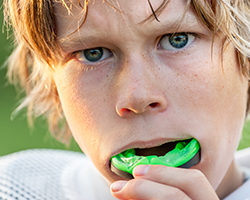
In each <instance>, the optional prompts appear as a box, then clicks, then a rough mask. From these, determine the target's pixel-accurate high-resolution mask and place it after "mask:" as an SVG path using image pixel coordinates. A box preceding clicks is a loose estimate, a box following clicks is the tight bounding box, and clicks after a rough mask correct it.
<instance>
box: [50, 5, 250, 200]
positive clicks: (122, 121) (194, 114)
mask: <svg viewBox="0 0 250 200" xmlns="http://www.w3.org/2000/svg"><path fill="white" fill-rule="evenodd" d="M68 3H69V2H68ZM159 3H160V2H158V1H152V5H153V7H154V8H157V7H158V6H159ZM75 4H76V5H74V6H73V7H72V10H71V12H72V15H68V11H67V10H66V9H65V8H64V7H63V6H62V5H61V4H60V3H58V4H56V6H55V11H56V23H57V31H58V37H59V39H60V40H59V41H60V44H61V46H62V53H63V55H64V59H63V60H61V64H60V65H59V66H57V67H56V69H55V71H54V79H55V83H56V86H57V89H58V93H59V96H60V100H61V103H62V107H63V110H64V113H65V117H66V119H67V122H68V124H69V126H70V129H71V131H72V134H73V136H74V138H75V139H76V141H77V143H78V144H79V146H80V147H81V149H82V150H83V151H84V152H85V153H86V155H87V156H88V157H89V158H90V159H91V160H92V162H93V163H94V164H95V166H96V168H97V169H98V170H99V171H100V172H101V174H102V175H103V177H104V178H105V179H106V180H107V183H108V184H112V183H113V184H112V185H111V192H112V194H113V195H114V196H115V197H116V198H119V199H218V196H219V197H220V198H222V197H225V196H226V195H228V194H229V193H231V192H232V191H233V190H235V189H236V188H237V187H239V186H240V185H241V184H242V180H243V177H242V173H241V172H240V171H239V169H238V167H237V165H235V162H234V161H233V154H234V152H235V151H236V149H237V145H238V142H239V139H240V136H241V130H242V126H243V123H244V118H245V110H246V99H247V88H248V81H247V79H246V78H245V77H244V76H243V75H242V74H241V73H240V71H239V65H238V61H237V57H236V54H235V49H234V47H233V45H232V44H228V45H227V47H226V48H224V52H223V58H221V49H222V44H223V41H224V37H223V35H220V36H215V38H214V45H213V51H211V46H212V38H213V35H212V33H211V32H210V31H209V30H208V29H207V28H205V27H204V25H203V24H202V23H201V22H200V21H199V20H198V19H197V18H196V15H195V13H194V12H193V11H192V10H191V9H190V10H188V12H187V14H186V17H185V19H184V22H183V23H182V25H181V27H180V28H179V30H178V32H188V33H192V34H193V35H194V40H193V41H192V42H191V43H190V44H189V45H187V46H185V47H184V48H182V49H174V50H173V49H168V47H169V45H168V46H166V41H167V40H165V39H162V37H163V36H164V35H165V34H171V33H173V31H174V30H173V27H174V23H175V22H176V21H177V19H178V18H179V17H180V16H182V13H183V11H184V7H185V1H183V0H175V1H170V3H169V5H168V6H167V7H166V8H165V10H164V11H163V13H161V15H160V16H158V18H159V20H160V22H157V21H156V20H152V21H150V20H149V21H147V22H145V23H140V22H142V21H143V20H144V19H145V18H147V17H148V16H149V15H150V14H151V10H150V8H149V5H148V3H147V1H145V0H137V1H133V2H132V0H127V1H123V0H117V1H115V2H114V6H116V7H117V8H119V10H120V11H121V12H119V11H117V10H115V9H114V8H112V7H111V6H109V5H108V4H106V3H103V1H102V0H95V1H90V2H89V12H88V17H87V20H86V22H85V23H84V25H83V27H82V28H80V29H79V31H77V32H75V33H74V34H71V33H72V32H74V31H75V30H76V29H77V27H78V25H79V23H78V21H79V19H81V18H80V17H81V16H82V13H81V11H82V10H81V8H80V7H79V6H78V5H77V3H75ZM131 5H133V6H131ZM69 34H71V35H69ZM97 47H104V48H106V49H107V50H105V52H106V53H105V57H103V59H101V60H100V61H98V62H92V63H91V62H88V61H87V60H86V59H85V58H84V55H83V53H82V52H83V50H85V49H89V48H97ZM110 52H111V53H110ZM211 52H212V56H211ZM188 138H196V139H197V140H198V141H199V142H200V145H201V161H200V163H199V164H198V165H196V166H194V167H192V168H191V169H178V168H169V167H163V166H150V167H149V168H147V167H146V166H139V167H137V168H135V170H134V176H135V179H133V180H130V181H127V180H122V178H121V177H119V176H117V175H116V174H114V173H113V172H111V170H110V167H109V162H110V158H111V157H112V156H113V155H116V154H118V153H120V152H122V151H124V150H127V149H131V148H150V147H154V146H158V145H161V144H164V143H166V142H170V141H175V140H183V139H188ZM229 182H230V183H231V184H228V183H229Z"/></svg>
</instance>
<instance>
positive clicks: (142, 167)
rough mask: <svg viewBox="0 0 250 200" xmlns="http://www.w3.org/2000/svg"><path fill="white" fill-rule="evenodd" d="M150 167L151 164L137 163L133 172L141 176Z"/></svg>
mask: <svg viewBox="0 0 250 200" xmlns="http://www.w3.org/2000/svg"><path fill="white" fill-rule="evenodd" d="M150 168H151V166H149V165H139V166H137V167H135V168H134V171H133V174H134V175H135V176H143V175H145V174H146V173H147V172H148V171H149V169H150Z"/></svg>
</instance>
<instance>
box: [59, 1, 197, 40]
mask: <svg viewBox="0 0 250 200" xmlns="http://www.w3.org/2000/svg"><path fill="white" fill-rule="evenodd" d="M150 2H151V5H152V7H153V9H154V10H157V8H158V7H159V6H160V5H161V4H162V1H159V0H151V1H150ZM186 3H187V2H186V0H169V1H168V4H167V6H166V8H164V10H163V12H162V13H159V14H158V16H157V17H158V19H159V20H160V22H163V23H164V24H168V23H169V24H170V22H171V23H172V24H173V23H174V22H176V21H177V20H178V19H180V18H181V17H182V15H183V13H184V11H185V6H186ZM65 5H66V6H67V7H68V9H66V8H65ZM84 6H85V5H84V2H81V5H79V2H78V1H77V0H66V1H65V4H63V3H59V2H58V3H55V12H56V21H57V25H59V27H58V36H59V37H63V36H66V35H68V34H70V33H72V32H74V31H75V30H77V29H78V28H79V26H80V24H81V22H82V20H83V18H84V15H85V11H84V9H83V7H84ZM150 15H152V9H151V8H150V4H149V2H148V1H147V0H136V1H134V0H126V1H124V0H112V1H104V0H93V1H89V3H88V12H87V20H86V22H85V23H84V25H83V27H84V29H85V30H86V29H87V30H86V32H87V31H88V30H90V29H91V30H93V29H95V30H98V29H102V28H105V29H107V30H110V29H111V30H112V31H113V30H114V29H120V28H124V26H126V27H128V28H130V29H131V30H133V28H134V27H135V26H136V27H137V28H140V27H141V28H142V29H144V28H145V27H146V26H155V27H154V28H157V26H159V22H157V21H156V20H148V21H146V22H145V23H141V22H143V21H144V20H145V19H147V18H148V17H149V16H150ZM195 18H196V16H195V14H194V13H193V12H192V10H191V9H189V10H188V11H187V14H186V17H185V19H184V20H186V21H193V20H194V19H195Z"/></svg>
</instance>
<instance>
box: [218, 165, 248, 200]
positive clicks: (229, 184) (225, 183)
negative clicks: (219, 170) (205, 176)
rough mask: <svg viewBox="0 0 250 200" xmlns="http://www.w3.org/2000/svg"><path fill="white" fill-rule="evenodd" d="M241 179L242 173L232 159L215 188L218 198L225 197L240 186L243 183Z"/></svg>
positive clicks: (242, 178)
mask: <svg viewBox="0 0 250 200" xmlns="http://www.w3.org/2000/svg"><path fill="white" fill-rule="evenodd" d="M243 180H244V177H243V173H242V171H241V170H240V169H239V166H238V165H237V164H236V163H235V161H234V160H233V161H232V163H231V165H230V167H229V168H228V170H227V172H226V175H225V176H224V178H223V180H222V182H221V183H220V185H219V187H218V188H217V190H216V193H217V195H218V196H219V198H220V199H223V198H225V197H226V196H227V195H229V194H230V193H232V192H233V191H234V190H236V189H237V188H238V187H240V186H241V185H242V184H243Z"/></svg>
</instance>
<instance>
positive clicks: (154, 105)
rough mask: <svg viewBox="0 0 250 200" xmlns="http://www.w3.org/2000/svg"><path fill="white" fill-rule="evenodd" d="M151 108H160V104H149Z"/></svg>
mask: <svg viewBox="0 0 250 200" xmlns="http://www.w3.org/2000/svg"><path fill="white" fill-rule="evenodd" d="M149 106H150V107H151V108H155V107H157V106H158V103H151V104H149Z"/></svg>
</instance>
